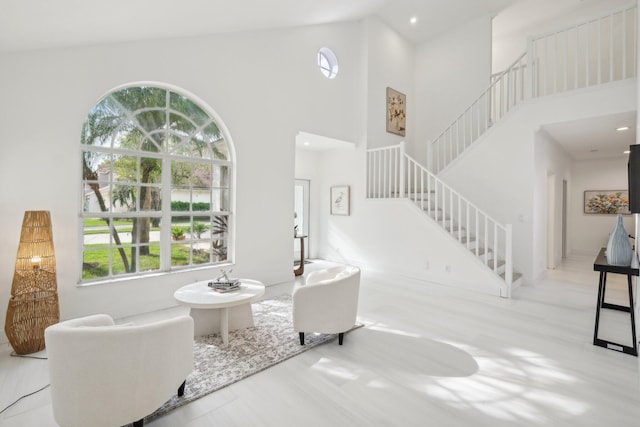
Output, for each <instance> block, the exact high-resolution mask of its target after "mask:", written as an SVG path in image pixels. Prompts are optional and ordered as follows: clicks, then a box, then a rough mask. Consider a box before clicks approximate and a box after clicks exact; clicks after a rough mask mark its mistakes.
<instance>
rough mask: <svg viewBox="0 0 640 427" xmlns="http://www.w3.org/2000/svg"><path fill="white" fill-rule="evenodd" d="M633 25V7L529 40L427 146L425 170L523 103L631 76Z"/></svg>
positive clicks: (440, 165) (440, 164)
mask: <svg viewBox="0 0 640 427" xmlns="http://www.w3.org/2000/svg"><path fill="white" fill-rule="evenodd" d="M637 21H638V18H637V6H636V4H635V3H634V4H630V5H629V6H626V7H622V8H619V9H615V10H613V11H611V12H608V13H605V14H602V15H599V16H597V17H594V18H591V19H587V20H585V21H583V22H581V23H579V24H576V25H571V26H567V27H564V28H560V29H558V30H554V31H551V32H548V33H545V34H541V35H538V36H535V37H530V38H529V40H528V42H527V52H525V53H523V54H522V55H520V57H519V58H518V59H516V60H515V61H514V62H513V64H511V65H510V66H509V67H508V68H507V69H506V70H505V71H503V72H502V73H500V74H498V75H497V76H492V79H491V80H492V81H491V84H490V85H489V87H488V88H487V89H486V90H485V91H484V92H482V93H481V94H480V96H479V97H478V98H477V99H476V100H475V101H474V102H473V103H472V104H471V105H470V106H469V107H467V109H466V110H464V112H463V113H462V114H460V115H459V116H458V117H457V118H456V119H455V120H454V121H453V123H451V124H450V125H449V126H448V127H447V128H446V129H445V130H444V131H443V132H442V133H441V134H440V135H438V136H437V137H436V138H435V139H434V140H433V141H432V142H431V143H429V144H428V149H427V152H428V153H430V154H429V158H428V162H427V164H428V165H429V169H430V170H431V171H433V172H434V173H436V174H437V173H439V172H441V171H442V170H443V169H444V168H446V167H447V166H448V165H450V164H451V162H453V161H454V160H455V159H456V158H457V157H458V156H459V155H460V154H462V153H463V152H464V151H465V150H467V149H468V148H469V147H470V146H471V144H472V143H473V142H475V141H476V140H477V139H478V138H479V137H480V136H481V135H483V134H484V133H485V132H486V131H487V130H488V129H489V128H491V127H492V126H493V125H495V124H496V123H497V122H498V121H499V120H500V119H501V118H502V117H504V116H505V115H506V114H507V113H508V112H509V111H511V110H513V109H514V108H515V107H516V106H517V105H519V104H520V103H521V102H522V101H524V100H526V99H530V98H535V97H540V96H547V95H552V94H556V93H561V92H566V91H570V90H576V89H582V88H585V87H589V86H594V85H600V84H604V83H610V82H614V81H619V80H625V79H629V78H634V77H636V75H637V62H638V61H637V51H638V45H637V27H638V23H637Z"/></svg>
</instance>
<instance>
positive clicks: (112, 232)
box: [81, 87, 232, 281]
mask: <svg viewBox="0 0 640 427" xmlns="http://www.w3.org/2000/svg"><path fill="white" fill-rule="evenodd" d="M147 98H148V99H147ZM149 103H150V104H149ZM118 115H120V117H118ZM97 129H100V130H102V131H109V132H111V133H109V132H107V133H103V134H99V133H96V130H97ZM82 144H83V150H82V158H83V179H82V181H81V184H82V197H83V200H82V212H81V216H82V218H83V221H85V222H84V226H83V233H84V241H83V250H82V257H83V259H82V262H83V264H82V265H83V268H82V275H81V281H90V280H96V279H97V280H99V279H108V278H109V277H116V276H118V277H119V276H123V275H140V274H144V273H149V272H157V271H170V270H172V269H175V268H180V269H182V268H188V267H189V266H199V265H214V264H217V263H220V262H223V261H226V260H227V253H226V248H227V247H228V244H227V240H228V232H227V230H226V229H225V230H224V232H221V231H220V230H219V229H217V228H215V227H219V226H220V224H217V223H216V219H217V218H225V227H226V223H227V222H228V219H227V218H228V216H229V212H228V206H229V198H230V184H229V176H230V172H231V168H232V162H231V161H230V160H228V153H229V149H228V147H227V146H226V142H225V141H224V138H223V137H222V134H221V132H220V131H219V128H218V126H217V124H216V123H215V122H214V121H213V120H212V119H211V118H210V117H209V116H208V114H206V113H205V112H204V110H202V109H201V108H200V107H198V106H196V105H195V104H194V103H193V102H191V101H190V100H189V99H188V98H186V97H183V96H181V95H178V94H175V93H173V92H170V91H167V90H165V89H161V88H149V87H133V88H127V89H123V90H120V91H118V92H115V93H112V94H111V95H109V96H107V97H106V98H104V99H103V100H102V101H101V102H100V103H98V104H97V105H96V106H95V107H94V109H92V111H91V112H90V114H89V117H88V118H87V121H86V122H85V125H84V127H83V133H82ZM163 165H166V166H165V167H164V168H163ZM168 168H171V171H168V170H167V171H165V172H163V171H164V170H165V169H168ZM169 177H170V178H171V179H169ZM165 179H166V181H165ZM163 182H165V184H164V185H163ZM163 200H166V201H167V202H164V203H163ZM165 203H168V204H166V205H165ZM163 205H165V207H164V208H163ZM169 206H171V208H170V209H167V207H169ZM107 222H108V224H109V225H108V226H107V225H106V224H107ZM102 223H104V224H102ZM162 224H165V225H164V226H163V225H162ZM216 224H217V225H216ZM163 230H165V231H163ZM91 236H93V237H91ZM163 236H170V239H169V238H166V237H163ZM100 239H101V240H100ZM165 251H166V253H167V256H165V255H162V254H163V252H165ZM161 260H165V261H161Z"/></svg>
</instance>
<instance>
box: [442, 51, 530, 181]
mask: <svg viewBox="0 0 640 427" xmlns="http://www.w3.org/2000/svg"><path fill="white" fill-rule="evenodd" d="M526 56H527V54H526V53H523V54H522V55H520V57H519V58H518V59H516V60H515V61H514V62H513V64H511V65H510V66H509V68H507V69H506V70H505V71H503V72H502V73H500V74H499V75H498V76H497V77H496V78H495V79H494V81H493V82H492V83H491V85H489V87H488V88H487V89H486V90H485V91H484V92H482V94H480V96H479V97H478V99H476V100H475V101H474V102H473V103H472V104H471V105H470V106H469V107H467V109H466V110H464V111H463V112H462V114H460V115H459V116H458V117H457V118H456V119H455V120H454V121H453V123H451V124H450V125H449V127H447V128H446V129H445V130H444V131H442V133H440V135H438V137H437V138H436V139H434V140H433V142H432V143H431V165H430V166H431V170H433V171H434V172H435V173H438V172H440V171H441V170H443V169H444V168H445V167H447V166H448V165H449V164H450V163H451V162H452V161H453V160H455V159H456V158H457V157H458V156H459V155H460V154H461V153H462V152H463V151H465V150H466V149H467V148H469V146H471V144H472V143H473V142H474V141H475V140H476V139H478V138H479V137H480V136H481V135H482V134H484V133H485V132H486V131H487V130H488V129H489V128H490V127H491V126H493V125H494V124H495V123H496V122H497V121H498V120H500V119H501V118H502V117H503V116H504V115H505V114H507V113H508V112H509V111H511V110H512V109H513V107H515V106H516V105H517V104H518V103H520V102H521V101H523V100H524V99H525V90H526V87H527V85H526V84H525V82H526V79H527V73H526V67H527V64H526Z"/></svg>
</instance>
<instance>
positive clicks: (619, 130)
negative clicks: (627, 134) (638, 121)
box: [616, 126, 629, 132]
mask: <svg viewBox="0 0 640 427" xmlns="http://www.w3.org/2000/svg"><path fill="white" fill-rule="evenodd" d="M616 130H617V131H618V132H622V131H625V130H629V126H620V127H619V128H616Z"/></svg>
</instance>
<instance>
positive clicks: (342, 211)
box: [331, 185, 350, 215]
mask: <svg viewBox="0 0 640 427" xmlns="http://www.w3.org/2000/svg"><path fill="white" fill-rule="evenodd" d="M349 204H350V200H349V186H348V185H334V186H333V187H331V215H349Z"/></svg>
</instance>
